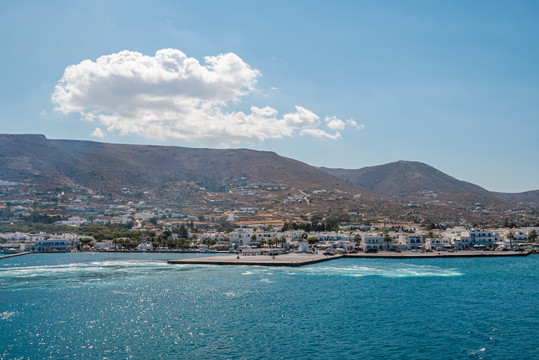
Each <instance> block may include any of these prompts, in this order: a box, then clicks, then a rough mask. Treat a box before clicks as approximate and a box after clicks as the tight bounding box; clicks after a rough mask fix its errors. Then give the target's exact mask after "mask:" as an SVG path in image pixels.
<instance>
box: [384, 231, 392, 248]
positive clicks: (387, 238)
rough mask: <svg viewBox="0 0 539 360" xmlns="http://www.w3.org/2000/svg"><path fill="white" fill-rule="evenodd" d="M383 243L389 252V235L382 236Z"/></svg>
mask: <svg viewBox="0 0 539 360" xmlns="http://www.w3.org/2000/svg"><path fill="white" fill-rule="evenodd" d="M384 242H385V243H386V250H389V245H390V244H391V236H389V234H387V233H386V234H385V235H384Z"/></svg>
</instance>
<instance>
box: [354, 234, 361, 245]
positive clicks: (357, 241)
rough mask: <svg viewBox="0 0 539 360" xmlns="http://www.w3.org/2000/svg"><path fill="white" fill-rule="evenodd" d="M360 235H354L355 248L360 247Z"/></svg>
mask: <svg viewBox="0 0 539 360" xmlns="http://www.w3.org/2000/svg"><path fill="white" fill-rule="evenodd" d="M361 240H362V239H361V235H359V234H356V235H354V243H355V244H356V247H360V246H361Z"/></svg>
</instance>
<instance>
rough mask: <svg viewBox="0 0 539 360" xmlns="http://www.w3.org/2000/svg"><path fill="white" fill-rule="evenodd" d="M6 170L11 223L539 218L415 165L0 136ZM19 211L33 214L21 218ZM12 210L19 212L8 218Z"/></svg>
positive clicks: (504, 197)
mask: <svg viewBox="0 0 539 360" xmlns="http://www.w3.org/2000/svg"><path fill="white" fill-rule="evenodd" d="M0 163H1V164H2V166H1V167H0V196H1V197H3V201H0V211H1V210H2V207H4V208H5V211H9V213H10V214H11V215H9V216H10V217H9V219H18V218H21V217H22V218H24V217H25V216H26V217H28V216H29V215H28V214H30V212H34V213H36V212H37V213H54V214H59V215H63V216H70V215H73V214H80V215H85V214H86V216H97V214H100V216H112V215H113V214H116V213H118V212H121V211H120V209H126V208H130V209H131V210H132V212H136V211H140V210H141V209H142V210H144V209H149V208H152V209H161V210H156V211H163V212H162V214H166V215H162V216H165V217H167V218H170V217H171V216H172V217H174V216H179V217H180V218H182V219H185V218H199V217H200V218H203V217H206V218H209V219H214V221H222V220H223V219H236V220H237V219H241V221H245V222H252V223H260V222H266V223H267V222H272V221H273V222H279V221H290V220H295V221H301V220H305V219H309V218H310V216H312V215H313V214H320V215H328V214H335V213H339V214H345V215H346V216H348V217H350V221H354V222H356V223H358V222H359V223H370V222H377V221H380V220H381V219H382V220H383V219H386V218H390V219H393V220H396V221H401V222H424V221H429V222H433V221H435V222H446V223H450V222H459V223H461V222H462V221H465V222H470V223H473V222H491V223H494V224H495V223H500V222H502V221H504V220H505V219H507V218H509V219H511V221H515V222H518V221H520V222H528V221H535V220H534V219H536V215H535V214H536V213H537V212H536V210H534V209H529V206H530V204H529V203H525V202H526V200H527V199H531V200H530V201H534V199H536V198H537V195H538V194H537V192H531V193H530V194H527V195H518V194H495V193H491V192H488V191H487V190H485V189H483V188H481V187H479V186H477V185H473V184H470V183H466V182H463V181H460V180H457V179H455V178H453V177H451V176H448V175H446V174H444V173H442V172H440V171H438V170H436V169H434V168H432V167H430V166H428V165H426V164H421V163H417V162H409V161H400V162H397V163H392V164H386V165H381V166H374V167H369V168H364V169H359V170H346V169H327V168H322V169H318V168H315V167H312V166H310V165H308V164H305V163H302V162H300V161H297V160H294V159H290V158H285V157H282V156H279V155H277V154H276V153H273V152H266V151H254V150H248V149H224V150H218V149H195V148H186V147H175V146H147V145H125V144H109V143H99V142H93V141H78V140H49V139H47V138H45V136H43V135H0ZM322 170H323V171H322ZM23 202H24V203H31V204H34V205H33V206H32V207H31V208H30V207H25V206H22V208H21V207H20V206H21V205H24V203H23ZM516 202H522V203H523V204H521V205H518V204H517V203H516ZM12 203H15V204H21V205H19V208H16V207H14V208H10V206H11V204H12ZM38 204H43V205H38ZM129 204H131V205H129ZM138 204H140V205H138ZM137 206H138V207H137ZM17 213H19V215H17ZM25 214H26V215H25ZM530 219H531V220H530ZM0 220H1V219H0Z"/></svg>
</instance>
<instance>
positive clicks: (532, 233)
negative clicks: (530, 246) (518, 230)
mask: <svg viewBox="0 0 539 360" xmlns="http://www.w3.org/2000/svg"><path fill="white" fill-rule="evenodd" d="M528 239H529V240H530V242H535V241H537V233H536V232H535V230H532V231H530V233H529V234H528Z"/></svg>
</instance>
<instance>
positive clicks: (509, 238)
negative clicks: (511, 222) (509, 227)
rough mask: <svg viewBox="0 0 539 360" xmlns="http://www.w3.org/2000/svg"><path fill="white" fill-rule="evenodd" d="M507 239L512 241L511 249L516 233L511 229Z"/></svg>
mask: <svg viewBox="0 0 539 360" xmlns="http://www.w3.org/2000/svg"><path fill="white" fill-rule="evenodd" d="M507 239H508V240H509V242H510V243H511V250H512V249H513V240H514V239H515V234H513V233H512V232H511V231H509V232H508V233H507Z"/></svg>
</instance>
